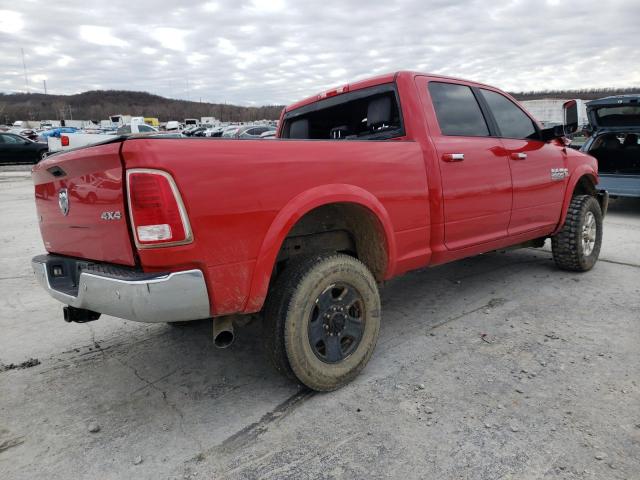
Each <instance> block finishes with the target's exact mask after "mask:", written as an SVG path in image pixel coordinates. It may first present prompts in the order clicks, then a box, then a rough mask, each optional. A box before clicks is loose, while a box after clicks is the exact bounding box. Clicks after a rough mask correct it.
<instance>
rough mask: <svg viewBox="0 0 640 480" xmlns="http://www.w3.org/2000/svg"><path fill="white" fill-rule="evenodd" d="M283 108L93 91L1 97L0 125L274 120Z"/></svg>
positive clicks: (121, 91) (129, 92)
mask: <svg viewBox="0 0 640 480" xmlns="http://www.w3.org/2000/svg"><path fill="white" fill-rule="evenodd" d="M281 110H282V106H278V105H267V106H263V107H241V106H237V105H226V104H215V103H200V102H189V101H186V100H174V99H171V98H164V97H160V96H158V95H152V94H150V93H146V92H131V91H125V90H93V91H89V92H84V93H79V94H77V95H44V94H41V93H12V94H2V93H0V123H8V122H13V121H15V120H60V119H63V118H64V119H76V120H105V119H108V118H109V115H117V114H123V115H134V116H144V117H157V118H159V119H160V121H167V120H183V119H185V118H200V117H216V118H217V119H219V120H222V121H233V122H240V121H253V120H262V119H267V120H275V119H277V118H278V117H279V116H280V111H281Z"/></svg>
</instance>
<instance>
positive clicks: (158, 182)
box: [127, 168, 193, 248]
mask: <svg viewBox="0 0 640 480" xmlns="http://www.w3.org/2000/svg"><path fill="white" fill-rule="evenodd" d="M127 194H128V199H129V215H130V218H131V226H132V228H133V237H134V240H135V242H136V246H137V247H138V248H153V247H169V246H172V245H184V244H187V243H191V242H192V241H193V235H192V233H191V226H190V225H189V218H188V217H187V212H186V210H185V208H184V204H183V203H182V198H181V197H180V192H179V191H178V187H177V186H176V183H175V182H174V181H173V178H172V177H171V175H169V174H168V173H167V172H164V171H162V170H152V169H146V168H145V169H143V168H135V169H131V170H127Z"/></svg>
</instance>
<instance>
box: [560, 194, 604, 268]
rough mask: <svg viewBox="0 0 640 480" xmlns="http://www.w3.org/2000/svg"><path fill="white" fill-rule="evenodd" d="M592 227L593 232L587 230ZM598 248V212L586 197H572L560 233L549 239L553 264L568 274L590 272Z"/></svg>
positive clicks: (592, 202)
mask: <svg viewBox="0 0 640 480" xmlns="http://www.w3.org/2000/svg"><path fill="white" fill-rule="evenodd" d="M592 222H593V225H594V226H595V232H593V231H592V230H591V228H590V225H591V224H592ZM601 246H602V210H601V209H600V204H599V203H598V201H597V200H596V199H595V198H594V197H592V196H590V195H576V196H575V197H573V198H572V199H571V204H570V205H569V210H568V212H567V218H566V220H565V222H564V226H563V227H562V230H560V231H559V232H558V233H557V234H556V235H554V236H553V237H552V238H551V247H552V251H553V260H554V261H555V263H556V265H557V266H558V267H559V268H561V269H563V270H569V271H572V272H586V271H588V270H591V269H592V268H593V266H594V265H595V263H596V261H597V260H598V256H599V255H600V247H601Z"/></svg>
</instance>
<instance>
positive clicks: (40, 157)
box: [35, 150, 48, 163]
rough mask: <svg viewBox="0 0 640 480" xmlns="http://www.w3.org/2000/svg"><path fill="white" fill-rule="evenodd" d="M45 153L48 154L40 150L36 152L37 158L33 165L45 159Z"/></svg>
mask: <svg viewBox="0 0 640 480" xmlns="http://www.w3.org/2000/svg"><path fill="white" fill-rule="evenodd" d="M47 153H48V151H47V150H42V151H40V152H38V158H37V159H36V161H35V163H38V162H41V161H42V160H44V159H45V158H47Z"/></svg>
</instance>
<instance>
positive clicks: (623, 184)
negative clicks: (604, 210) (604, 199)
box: [598, 173, 640, 197]
mask: <svg viewBox="0 0 640 480" xmlns="http://www.w3.org/2000/svg"><path fill="white" fill-rule="evenodd" d="M599 176H600V182H599V184H598V188H601V189H603V190H607V191H608V192H609V195H611V196H612V197H640V175H622V174H610V173H601V174H600V175H599Z"/></svg>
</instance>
